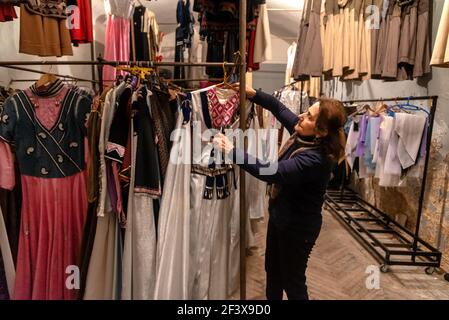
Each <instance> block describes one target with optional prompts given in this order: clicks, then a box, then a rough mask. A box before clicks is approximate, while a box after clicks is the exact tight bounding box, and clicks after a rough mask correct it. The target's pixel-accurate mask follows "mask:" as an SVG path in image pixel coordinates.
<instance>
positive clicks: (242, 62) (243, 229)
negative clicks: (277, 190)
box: [239, 0, 247, 300]
mask: <svg viewBox="0 0 449 320" xmlns="http://www.w3.org/2000/svg"><path fill="white" fill-rule="evenodd" d="M246 5H247V1H246V0H241V1H240V8H239V15H240V16H239V20H240V21H239V31H240V32H239V33H240V35H239V42H240V48H239V51H240V72H239V73H240V129H241V131H242V133H243V132H244V131H245V130H246V118H247V114H246V112H247V110H246V11H247V7H246ZM243 141H244V143H243V145H244V150H245V151H246V149H247V141H246V139H245V138H244V140H243ZM239 172H240V300H246V214H247V213H246V199H245V197H246V192H245V189H246V184H245V171H244V170H242V169H240V170H239Z"/></svg>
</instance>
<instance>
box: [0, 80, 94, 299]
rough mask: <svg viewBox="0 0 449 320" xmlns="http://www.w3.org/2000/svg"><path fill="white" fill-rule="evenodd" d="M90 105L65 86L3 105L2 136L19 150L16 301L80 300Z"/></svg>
mask: <svg viewBox="0 0 449 320" xmlns="http://www.w3.org/2000/svg"><path fill="white" fill-rule="evenodd" d="M90 107H91V99H90V98H89V97H87V96H85V95H83V94H81V93H80V92H79V91H77V90H75V89H71V88H68V87H67V86H65V85H62V82H60V81H58V82H56V83H55V84H54V85H52V86H51V87H50V88H48V90H47V91H46V92H45V93H41V94H39V93H38V92H37V91H36V90H35V89H34V88H33V87H32V88H31V89H27V90H25V91H21V92H19V93H18V94H16V95H14V96H13V97H11V98H9V99H8V100H7V101H6V102H5V106H4V109H3V111H2V115H1V120H2V121H1V123H0V138H1V139H2V140H4V141H6V142H7V143H10V144H15V146H16V154H17V158H18V163H19V167H20V172H21V182H22V195H23V204H22V221H21V228H20V230H21V233H20V239H19V252H18V258H17V270H16V281H15V293H14V297H13V298H14V299H25V300H26V299H39V300H47V299H57V300H61V299H64V300H65V299H75V298H76V288H77V286H76V281H75V280H74V278H76V266H77V262H78V257H79V247H80V244H81V237H82V228H83V224H84V219H85V215H86V210H87V196H86V177H85V160H86V159H85V158H86V154H85V135H86V128H85V121H86V115H87V114H88V112H89V111H90ZM74 270H75V271H74ZM71 276H72V277H71ZM73 276H74V277H73Z"/></svg>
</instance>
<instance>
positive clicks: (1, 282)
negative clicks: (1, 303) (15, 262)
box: [0, 252, 9, 300]
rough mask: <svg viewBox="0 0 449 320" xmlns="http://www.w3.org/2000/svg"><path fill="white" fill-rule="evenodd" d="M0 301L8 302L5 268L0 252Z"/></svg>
mask: <svg viewBox="0 0 449 320" xmlns="http://www.w3.org/2000/svg"><path fill="white" fill-rule="evenodd" d="M0 300H9V294H8V286H7V285H6V276H5V267H4V265H3V258H2V254H1V252H0Z"/></svg>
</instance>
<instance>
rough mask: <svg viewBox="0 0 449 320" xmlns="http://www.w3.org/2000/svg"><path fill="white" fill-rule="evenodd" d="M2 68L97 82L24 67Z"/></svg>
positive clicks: (7, 66) (5, 66)
mask: <svg viewBox="0 0 449 320" xmlns="http://www.w3.org/2000/svg"><path fill="white" fill-rule="evenodd" d="M0 67H3V68H8V69H14V70H20V71H27V72H33V73H39V74H53V75H55V76H57V77H60V78H66V79H71V80H75V81H85V82H92V83H96V81H95V80H90V79H83V78H77V77H73V76H68V75H62V74H57V73H53V72H45V71H41V70H34V69H28V68H22V67H17V66H10V65H0Z"/></svg>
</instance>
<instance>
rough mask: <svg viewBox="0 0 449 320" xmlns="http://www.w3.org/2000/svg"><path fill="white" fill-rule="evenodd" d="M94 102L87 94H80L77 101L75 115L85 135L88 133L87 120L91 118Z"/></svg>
mask: <svg viewBox="0 0 449 320" xmlns="http://www.w3.org/2000/svg"><path fill="white" fill-rule="evenodd" d="M92 103H93V102H92V99H91V97H90V96H89V95H87V94H80V97H79V98H78V100H77V102H76V108H75V117H76V120H77V123H78V125H79V127H80V128H81V130H82V131H83V134H84V135H85V136H86V135H87V121H88V119H89V115H90V111H91V108H92Z"/></svg>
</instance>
